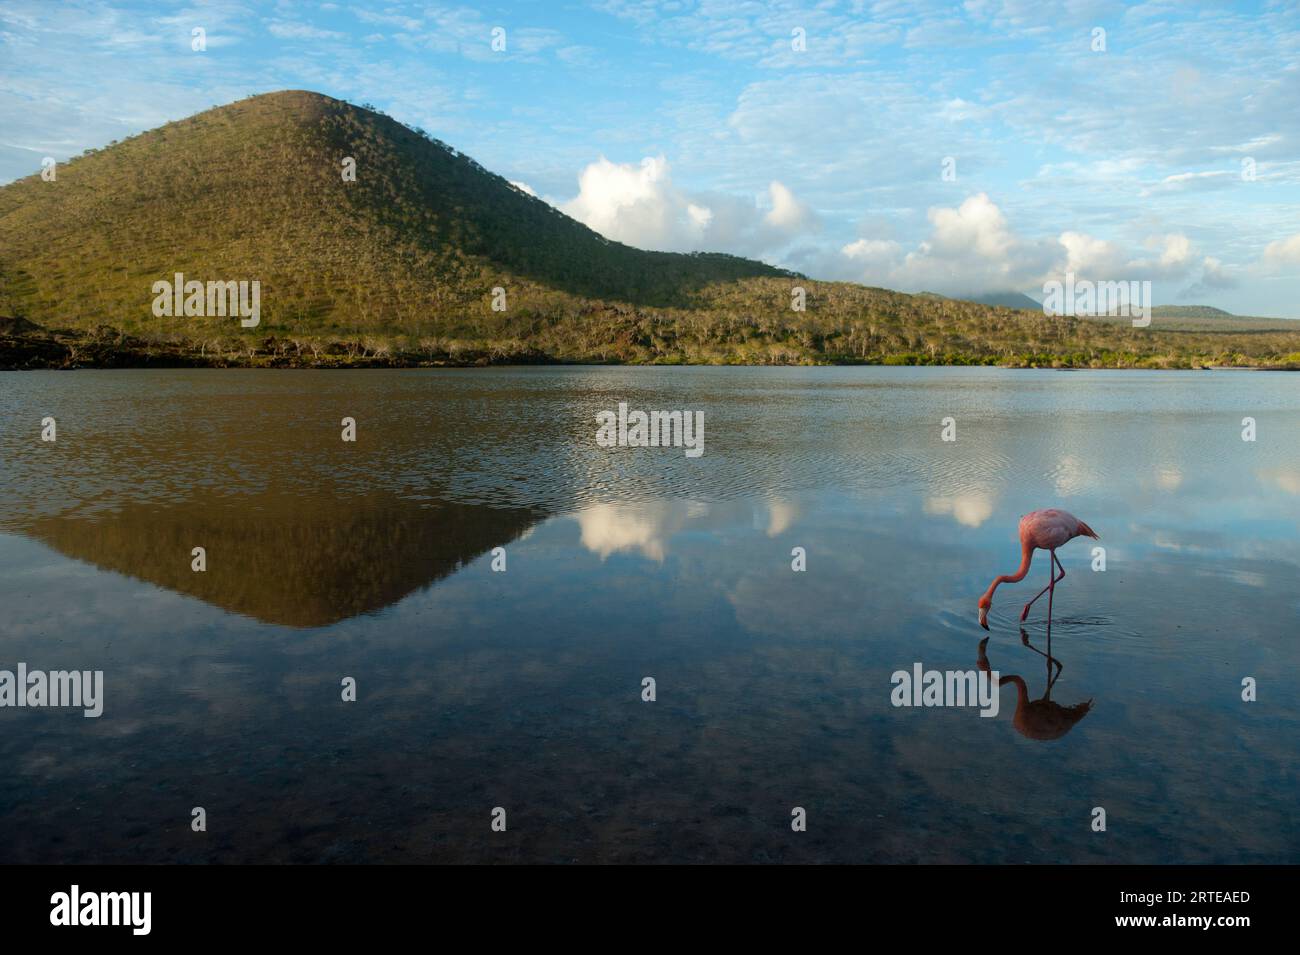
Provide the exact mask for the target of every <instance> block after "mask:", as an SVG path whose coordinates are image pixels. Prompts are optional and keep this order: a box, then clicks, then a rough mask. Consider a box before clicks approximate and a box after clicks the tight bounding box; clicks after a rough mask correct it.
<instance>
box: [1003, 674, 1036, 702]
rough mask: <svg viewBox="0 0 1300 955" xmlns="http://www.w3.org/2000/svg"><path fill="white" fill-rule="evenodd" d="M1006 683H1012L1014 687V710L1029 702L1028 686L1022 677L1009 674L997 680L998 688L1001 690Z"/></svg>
mask: <svg viewBox="0 0 1300 955" xmlns="http://www.w3.org/2000/svg"><path fill="white" fill-rule="evenodd" d="M1007 683H1014V684H1015V687H1016V709H1017V710H1019V709H1020V708H1021V707H1022V706H1024V705H1025V704H1026V703H1028V702H1029V686H1028V685H1027V684H1026V683H1025V680H1024V678H1023V677H1019V676H1016V675H1015V674H1014V673H1010V674H1008V675H1007V676H1004V677H1001V678H999V679H998V688H999V689H1001V688H1002V687H1003V686H1004V685H1005V684H1007Z"/></svg>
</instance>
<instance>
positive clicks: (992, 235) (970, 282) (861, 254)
mask: <svg viewBox="0 0 1300 955" xmlns="http://www.w3.org/2000/svg"><path fill="white" fill-rule="evenodd" d="M927 218H928V219H929V222H930V233H929V235H928V237H927V238H926V239H925V240H924V241H922V242H920V243H919V244H918V245H917V246H916V248H915V249H913V250H912V251H910V252H908V253H907V254H906V255H905V256H903V258H902V259H901V261H900V260H899V258H898V255H899V253H900V252H901V248H900V247H899V245H898V243H896V242H894V241H892V240H879V239H859V240H857V241H856V242H851V243H849V244H848V245H846V246H844V247H843V248H842V249H841V255H843V256H844V257H845V258H847V259H848V260H850V262H852V263H853V264H854V265H856V266H858V267H859V268H858V271H857V278H858V279H859V280H860V281H863V282H865V283H867V284H869V285H883V286H886V287H889V288H898V289H903V290H906V291H934V292H943V293H947V294H962V295H966V294H979V293H982V292H1002V291H1007V290H1009V289H1022V288H1026V287H1030V286H1033V285H1037V284H1041V282H1042V281H1043V278H1044V276H1046V275H1047V274H1049V273H1050V272H1051V270H1052V268H1053V266H1054V264H1055V263H1057V262H1059V261H1060V260H1061V259H1062V258H1063V250H1062V249H1061V247H1060V244H1059V243H1057V242H1055V241H1054V240H1050V239H1049V240H1034V241H1030V240H1025V239H1022V238H1020V237H1018V236H1016V235H1015V234H1014V233H1013V232H1012V231H1011V229H1010V227H1009V226H1008V225H1007V221H1006V217H1005V216H1004V215H1003V214H1002V210H1001V209H999V208H998V206H997V204H996V203H994V202H993V200H992V199H990V198H989V197H988V196H987V195H986V194H985V193H982V192H981V193H976V194H975V195H972V196H969V197H967V198H966V199H965V200H964V201H963V202H962V203H961V205H959V206H957V207H955V208H950V207H935V208H932V209H930V210H929V212H928V213H927Z"/></svg>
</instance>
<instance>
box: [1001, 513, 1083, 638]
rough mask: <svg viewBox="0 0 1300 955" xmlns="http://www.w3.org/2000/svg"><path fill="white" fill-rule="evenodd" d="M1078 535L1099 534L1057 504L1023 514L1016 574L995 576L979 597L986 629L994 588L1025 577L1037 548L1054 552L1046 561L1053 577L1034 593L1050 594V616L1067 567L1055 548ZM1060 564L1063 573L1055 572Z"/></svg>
mask: <svg viewBox="0 0 1300 955" xmlns="http://www.w3.org/2000/svg"><path fill="white" fill-rule="evenodd" d="M1076 537H1091V538H1094V539H1095V538H1096V537H1097V535H1096V534H1095V533H1094V532H1093V530H1092V528H1091V527H1089V526H1088V525H1087V524H1085V523H1084V522H1083V521H1081V520H1079V519H1078V518H1077V517H1075V516H1074V515H1073V514H1070V513H1068V512H1066V511H1062V510H1058V509H1057V508H1055V507H1049V508H1045V509H1044V510H1041V511H1030V512H1029V513H1028V514H1026V515H1025V516H1024V517H1022V518H1020V566H1019V567H1018V568H1017V569H1016V572H1015V573H1014V574H1003V575H1002V576H1001V577H995V578H994V580H993V583H991V584H989V589H988V590H987V591H986V592H985V593H984V596H983V597H981V598H980V603H979V607H980V626H981V627H983V628H984V629H985V630H987V629H988V628H989V608H990V607H991V606H993V591H995V590H997V589H998V586H999V585H1000V584H1013V583H1015V582H1016V581H1018V580H1024V578H1025V574H1027V573H1029V563H1030V561H1032V560H1033V558H1034V550H1035V549H1039V550H1045V551H1047V552H1048V553H1049V554H1051V555H1052V560H1051V563H1049V564H1048V565H1047V571H1048V575H1049V577H1050V578H1051V580H1050V581H1049V582H1048V584H1047V586H1046V587H1044V588H1043V589H1042V590H1040V591H1039V592H1038V596H1036V597H1034V600H1037V599H1038V597H1041V596H1042V595H1043V594H1049V596H1048V598H1047V606H1048V610H1047V616H1048V619H1049V620H1050V619H1051V615H1052V610H1051V605H1052V598H1051V596H1050V595H1051V594H1054V593H1055V591H1056V585H1057V584H1058V583H1060V582H1061V580H1062V579H1063V578H1064V577H1065V568H1064V567H1061V562H1060V561H1059V560H1058V559H1057V557H1056V549H1057V548H1058V547H1060V546H1061V545H1062V544H1064V543H1065V542H1066V541H1070V540H1073V539H1074V538H1076ZM1057 568H1060V571H1061V576H1060V577H1057V576H1056V569H1057ZM1034 600H1031V601H1029V603H1027V604H1025V609H1024V610H1023V611H1022V612H1021V614H1020V619H1021V620H1024V619H1025V618H1026V617H1027V616H1029V608H1030V607H1032V606H1033V605H1034Z"/></svg>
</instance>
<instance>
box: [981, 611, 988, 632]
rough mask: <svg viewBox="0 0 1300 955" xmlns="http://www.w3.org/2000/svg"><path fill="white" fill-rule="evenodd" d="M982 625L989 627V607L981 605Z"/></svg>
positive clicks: (985, 627)
mask: <svg viewBox="0 0 1300 955" xmlns="http://www.w3.org/2000/svg"><path fill="white" fill-rule="evenodd" d="M980 626H981V627H983V628H984V629H985V630H987V629H988V628H989V608H988V607H980Z"/></svg>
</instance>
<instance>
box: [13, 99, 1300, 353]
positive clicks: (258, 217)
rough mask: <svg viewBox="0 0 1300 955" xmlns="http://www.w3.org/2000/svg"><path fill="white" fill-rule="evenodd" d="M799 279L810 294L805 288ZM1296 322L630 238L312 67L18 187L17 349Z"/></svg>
mask: <svg viewBox="0 0 1300 955" xmlns="http://www.w3.org/2000/svg"><path fill="white" fill-rule="evenodd" d="M345 157H351V158H352V159H355V162H356V180H355V181H354V182H348V181H345V180H344V177H343V175H342V174H341V173H342V169H343V160H344V158H345ZM177 272H180V273H184V275H185V277H186V278H187V279H199V280H201V281H207V280H222V281H240V280H247V281H251V280H257V281H259V282H260V283H261V320H260V324H259V325H258V326H257V327H256V328H251V329H244V328H241V327H240V323H239V321H238V320H237V319H234V318H212V317H209V318H200V317H162V318H160V317H156V316H155V315H154V314H153V313H152V311H151V304H152V302H153V300H154V295H153V292H152V286H153V283H154V282H155V281H158V280H160V279H165V280H170V279H171V277H172V276H173V274H174V273H177ZM795 286H799V287H802V288H804V289H805V290H806V294H807V309H806V311H802V312H800V311H795V310H793V309H792V308H791V292H792V289H793V288H794V287H795ZM498 287H499V288H502V289H504V290H505V305H506V308H505V310H504V311H494V310H493V308H492V304H493V289H494V288H498ZM6 317H7V318H8V319H9V321H7V322H6V321H5V320H4V319H5V318H6ZM32 325H35V326H36V327H35V328H33V327H32ZM1296 327H1297V331H1291V330H1290V329H1288V328H1286V327H1280V328H1277V329H1272V328H1270V329H1268V330H1266V331H1260V332H1250V333H1243V332H1238V333H1224V332H1222V331H1219V330H1218V328H1217V327H1215V326H1207V327H1204V328H1201V327H1198V328H1195V329H1190V330H1185V331H1170V330H1162V329H1161V328H1160V325H1159V322H1158V321H1157V322H1155V323H1153V325H1152V327H1151V328H1148V329H1133V328H1131V327H1128V326H1126V325H1120V324H1111V323H1105V322H1097V321H1092V320H1088V319H1078V318H1047V317H1044V316H1043V315H1042V314H1041V313H1033V312H1026V311H1015V310H1012V309H1007V308H1001V307H995V306H989V305H981V304H977V303H972V302H963V301H955V300H949V299H942V298H939V297H937V296H909V295H903V294H900V293H896V292H890V291H886V290H883V289H872V288H865V287H862V286H858V285H853V284H850V283H827V282H815V281H810V280H807V279H805V278H803V277H800V276H797V275H795V274H793V273H789V272H785V271H783V270H780V269H776V268H773V267H771V266H768V265H765V264H763V263H761V262H754V261H750V260H747V259H742V258H737V257H734V256H728V255H720V254H695V255H682V254H671V253H661V252H646V251H642V250H638V249H633V248H630V247H628V246H625V245H622V244H620V243H617V242H611V241H608V240H606V239H604V238H602V237H601V236H599V235H598V234H596V233H595V232H593V231H592V230H590V229H588V228H587V227H586V226H583V225H581V224H580V223H578V222H575V221H574V220H572V219H570V218H569V217H567V216H565V215H564V214H562V213H561V212H559V211H558V210H556V209H555V208H553V207H552V206H550V205H548V204H547V203H545V202H542V201H541V200H539V199H536V198H534V197H532V196H529V195H527V194H525V193H524V192H522V191H521V190H519V189H516V188H515V187H514V186H512V185H510V184H509V183H508V182H507V181H506V180H504V179H503V178H501V177H500V176H497V175H494V174H492V173H490V172H488V171H487V170H485V169H483V168H482V167H481V166H479V165H478V164H477V163H475V162H474V161H473V160H471V159H469V158H468V157H466V156H464V155H462V154H459V153H458V152H456V151H455V150H454V149H452V148H451V147H449V146H447V145H445V144H443V143H441V142H438V141H437V140H434V139H431V138H430V137H428V136H427V135H426V134H424V133H423V132H422V131H419V130H414V129H410V128H407V127H406V126H404V125H402V124H400V123H398V122H396V121H395V120H393V119H391V118H389V117H387V116H384V115H383V114H381V113H377V112H374V111H372V110H370V109H366V108H362V107H357V106H353V105H350V104H347V103H344V102H341V101H339V100H334V99H331V98H329V97H326V96H321V95H319V94H315V93H308V92H302V91H289V92H281V93H272V94H266V95H262V96H256V97H252V98H249V99H247V100H243V101H241V102H238V103H234V104H231V105H228V106H224V107H219V108H216V109H213V110H209V111H207V112H204V113H201V114H199V115H197V116H193V117H191V118H189V119H186V120H182V121H179V122H175V123H169V124H167V125H166V126H163V127H161V128H160V129H156V130H153V131H151V132H148V133H144V134H142V135H140V136H136V137H134V138H132V139H129V140H126V141H124V142H121V143H116V144H112V145H110V146H108V147H107V148H105V149H102V150H97V151H89V152H88V153H87V154H85V155H83V156H81V157H79V158H77V159H75V160H73V161H71V162H68V163H65V164H61V165H60V166H59V167H58V170H57V179H56V180H55V181H53V182H45V181H43V180H42V179H41V178H40V176H39V175H36V176H31V177H28V178H26V179H23V180H19V181H18V182H15V183H12V184H10V185H8V186H5V187H4V188H0V367H48V366H56V367H59V366H78V365H138V364H216V365H230V364H251V365H261V364H272V365H285V364H289V365H302V364H316V365H354V364H444V363H486V362H507V361H592V362H714V363H780V364H784V363H815V362H877V363H906V364H912V363H959V364H971V363H975V364H1009V365H1031V364H1032V365H1065V366H1085V367H1086V366H1151V367H1158V366H1177V367H1187V366H1190V365H1198V364H1210V363H1216V364H1244V365H1283V364H1287V363H1297V362H1300V325H1297V326H1296Z"/></svg>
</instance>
